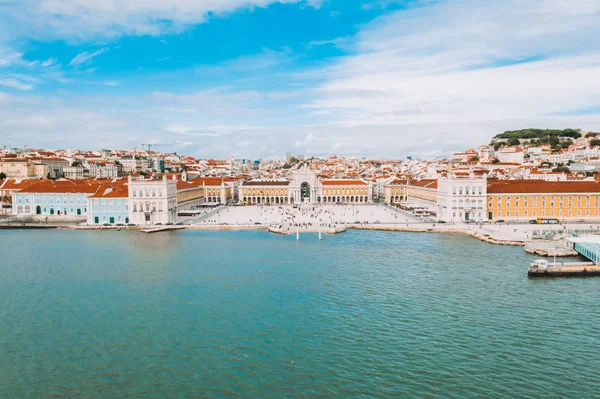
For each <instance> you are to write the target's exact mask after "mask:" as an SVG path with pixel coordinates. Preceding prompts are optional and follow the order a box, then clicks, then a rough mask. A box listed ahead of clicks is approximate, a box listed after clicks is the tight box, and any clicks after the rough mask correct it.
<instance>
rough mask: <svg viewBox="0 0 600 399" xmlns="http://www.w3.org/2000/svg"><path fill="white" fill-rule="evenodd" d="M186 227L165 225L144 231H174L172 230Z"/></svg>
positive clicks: (144, 231)
mask: <svg viewBox="0 0 600 399" xmlns="http://www.w3.org/2000/svg"><path fill="white" fill-rule="evenodd" d="M182 229H185V227H184V226H163V227H155V228H152V229H145V230H142V233H146V234H150V233H160V232H162V231H172V230H182Z"/></svg>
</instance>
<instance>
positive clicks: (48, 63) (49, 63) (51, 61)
mask: <svg viewBox="0 0 600 399" xmlns="http://www.w3.org/2000/svg"><path fill="white" fill-rule="evenodd" d="M57 63H58V62H57V61H56V60H55V59H54V58H49V59H47V60H46V61H43V62H42V64H41V65H42V68H47V67H50V66H52V65H56V64H57Z"/></svg>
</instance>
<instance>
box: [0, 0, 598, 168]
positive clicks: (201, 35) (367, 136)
mask: <svg viewBox="0 0 600 399" xmlns="http://www.w3.org/2000/svg"><path fill="white" fill-rule="evenodd" d="M530 127H539V128H561V129H562V128H581V129H583V130H585V131H600V2H599V1H597V0H570V1H568V2H567V1H564V0H503V1H490V0H460V1H459V0H446V1H444V0H438V1H436V0H366V1H354V0H279V1H278V0H168V1H167V0H0V146H4V145H6V146H10V147H23V146H24V145H27V146H29V147H32V148H51V149H73V148H80V149H99V148H133V147H138V148H139V147H140V146H141V145H142V144H155V145H156V146H155V147H154V148H155V149H156V150H158V151H161V152H177V153H179V154H185V155H191V156H195V157H199V158H230V157H232V156H233V157H236V158H257V159H258V158H263V159H281V158H283V157H284V154H285V153H286V152H288V151H290V152H292V153H294V154H302V155H305V156H317V157H318V156H328V155H346V156H357V157H368V158H372V159H380V158H381V159H382V158H388V159H389V158H393V159H402V158H404V157H407V156H412V157H420V158H434V157H441V156H447V155H448V154H450V153H452V152H455V151H461V150H465V149H468V148H472V147H476V146H477V145H479V144H485V143H488V142H489V141H490V139H491V137H492V136H493V135H495V134H497V133H501V132H503V131H505V130H514V129H521V128H530Z"/></svg>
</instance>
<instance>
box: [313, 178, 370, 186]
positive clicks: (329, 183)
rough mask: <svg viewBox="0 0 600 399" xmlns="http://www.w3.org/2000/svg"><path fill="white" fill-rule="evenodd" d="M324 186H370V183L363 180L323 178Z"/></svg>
mask: <svg viewBox="0 0 600 399" xmlns="http://www.w3.org/2000/svg"><path fill="white" fill-rule="evenodd" d="M321 184H322V185H323V186H368V185H369V183H367V182H365V181H362V180H351V179H344V180H323V181H322V182H321Z"/></svg>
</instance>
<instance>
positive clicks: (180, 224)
mask: <svg viewBox="0 0 600 399" xmlns="http://www.w3.org/2000/svg"><path fill="white" fill-rule="evenodd" d="M175 226H183V222H177V223H175Z"/></svg>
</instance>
